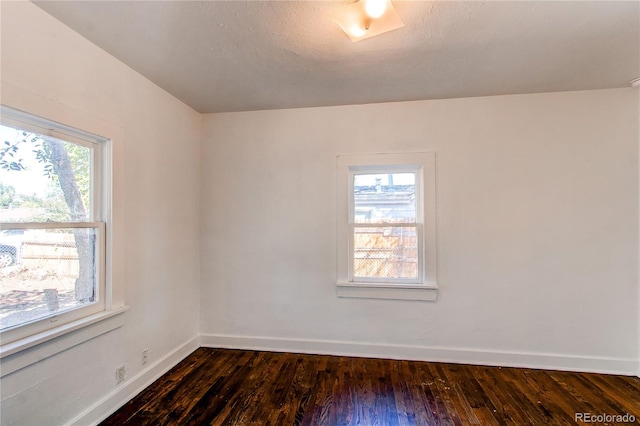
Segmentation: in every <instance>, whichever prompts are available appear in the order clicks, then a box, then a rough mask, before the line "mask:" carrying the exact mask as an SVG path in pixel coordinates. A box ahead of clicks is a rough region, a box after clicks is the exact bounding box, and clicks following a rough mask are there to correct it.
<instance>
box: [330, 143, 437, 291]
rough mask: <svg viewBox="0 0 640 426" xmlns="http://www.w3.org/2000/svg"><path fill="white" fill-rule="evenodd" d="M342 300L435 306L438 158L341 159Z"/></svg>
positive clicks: (379, 156) (426, 155) (339, 285)
mask: <svg viewBox="0 0 640 426" xmlns="http://www.w3.org/2000/svg"><path fill="white" fill-rule="evenodd" d="M337 167H338V188H337V193H338V208H337V212H338V283H337V293H338V296H341V297H364V298H383V299H407V300H435V299H436V297H437V285H436V280H435V277H436V271H435V266H436V262H435V247H436V246H435V229H436V228H435V211H436V210H435V154H434V153H414V154H373V155H341V156H339V157H338V160H337Z"/></svg>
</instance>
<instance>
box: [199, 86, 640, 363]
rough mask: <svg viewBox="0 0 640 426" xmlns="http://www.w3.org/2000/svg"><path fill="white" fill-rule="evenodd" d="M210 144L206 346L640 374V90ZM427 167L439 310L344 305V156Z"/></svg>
mask: <svg viewBox="0 0 640 426" xmlns="http://www.w3.org/2000/svg"><path fill="white" fill-rule="evenodd" d="M203 140H204V145H203V160H204V168H203V180H202V182H203V186H202V208H203V212H205V214H204V215H203V216H202V227H203V233H202V282H203V284H202V305H201V306H202V310H201V325H200V330H201V333H204V334H205V336H203V340H202V341H203V342H204V343H205V344H208V345H212V346H218V345H228V346H244V347H260V348H269V347H271V348H274V349H288V350H301V351H305V350H308V351H311V352H314V351H315V352H317V351H318V350H324V351H327V352H332V351H333V352H342V353H359V354H372V355H385V356H397V357H404V356H409V357H413V358H419V359H420V358H426V359H443V360H449V361H463V362H480V363H487V364H502V365H531V366H538V367H552V368H564V369H579V370H598V371H619V372H624V373H629V374H633V373H635V372H636V371H637V364H638V296H637V293H638V269H637V267H638V95H637V94H636V93H635V92H634V91H633V89H617V90H602V91H591V92H571V93H553V94H537V95H519V96H496V97H485V98H472V99H454V100H435V101H420V102H403V103H392V104H378V105H363V106H345V107H329V108H309V109H297V110H279V111H258V112H246V113H227V114H211V115H205V118H204V124H203ZM416 151H434V152H436V153H437V160H436V161H437V230H438V244H437V246H438V248H437V252H438V259H437V265H438V266H437V268H438V284H439V285H440V294H439V297H440V300H438V301H437V302H435V303H429V302H407V301H380V300H364V299H340V298H337V297H336V294H335V289H334V284H335V278H336V218H335V212H336V200H335V188H336V182H335V160H336V155H338V154H341V153H377V152H416ZM353 343H370V344H372V345H358V344H353ZM323 348H324V349H323Z"/></svg>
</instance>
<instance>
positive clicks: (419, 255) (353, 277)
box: [348, 223, 424, 284]
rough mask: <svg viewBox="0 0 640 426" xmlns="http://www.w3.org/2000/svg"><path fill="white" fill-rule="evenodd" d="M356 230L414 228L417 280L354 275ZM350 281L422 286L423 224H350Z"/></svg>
mask: <svg viewBox="0 0 640 426" xmlns="http://www.w3.org/2000/svg"><path fill="white" fill-rule="evenodd" d="M356 228H414V229H415V230H416V246H417V256H416V262H417V265H416V268H417V273H416V277H415V278H400V277H396V278H393V277H360V276H356V275H355V274H354V263H355V241H354V238H355V232H354V231H355V229H356ZM348 268H349V270H348V273H349V281H350V282H354V283H397V284H422V283H423V281H424V227H423V226H422V224H421V223H400V224H396V223H393V224H385V223H380V224H370V223H352V224H349V261H348Z"/></svg>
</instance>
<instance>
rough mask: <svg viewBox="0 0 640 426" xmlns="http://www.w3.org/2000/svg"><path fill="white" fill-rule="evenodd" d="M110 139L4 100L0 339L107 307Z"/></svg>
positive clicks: (24, 334)
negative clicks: (16, 107) (19, 108)
mask: <svg viewBox="0 0 640 426" xmlns="http://www.w3.org/2000/svg"><path fill="white" fill-rule="evenodd" d="M108 143H109V142H108V140H107V139H105V138H102V137H99V136H96V135H93V134H90V133H86V132H83V131H81V130H77V129H74V128H71V127H67V126H64V125H61V124H58V123H54V122H51V121H48V120H45V119H41V118H38V117H34V116H31V115H29V114H26V113H22V112H19V111H15V110H12V109H10V108H6V107H3V108H2V125H1V126H0V144H1V145H0V281H1V282H2V285H1V286H0V333H1V334H0V336H1V338H2V344H3V347H4V345H5V344H7V343H11V342H14V341H17V340H19V339H24V338H25V337H28V336H34V335H37V334H38V333H42V332H45V331H47V330H50V329H53V328H56V327H59V326H61V325H64V324H69V323H71V322H73V321H77V320H79V319H81V318H86V317H88V316H91V315H94V314H96V313H98V312H101V311H104V310H105V308H106V299H107V297H106V296H107V293H106V248H107V245H106V235H105V222H106V217H107V215H106V207H107V201H108V198H107V194H106V190H105V186H106V185H105V182H106V181H107V179H106V178H105V176H107V172H108V170H107V167H106V166H105V163H106V161H105V158H106V154H107V144H108Z"/></svg>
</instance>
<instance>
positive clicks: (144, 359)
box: [142, 348, 149, 365]
mask: <svg viewBox="0 0 640 426" xmlns="http://www.w3.org/2000/svg"><path fill="white" fill-rule="evenodd" d="M147 361H149V348H144V349H143V350H142V365H145V364H146V363H147Z"/></svg>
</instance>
